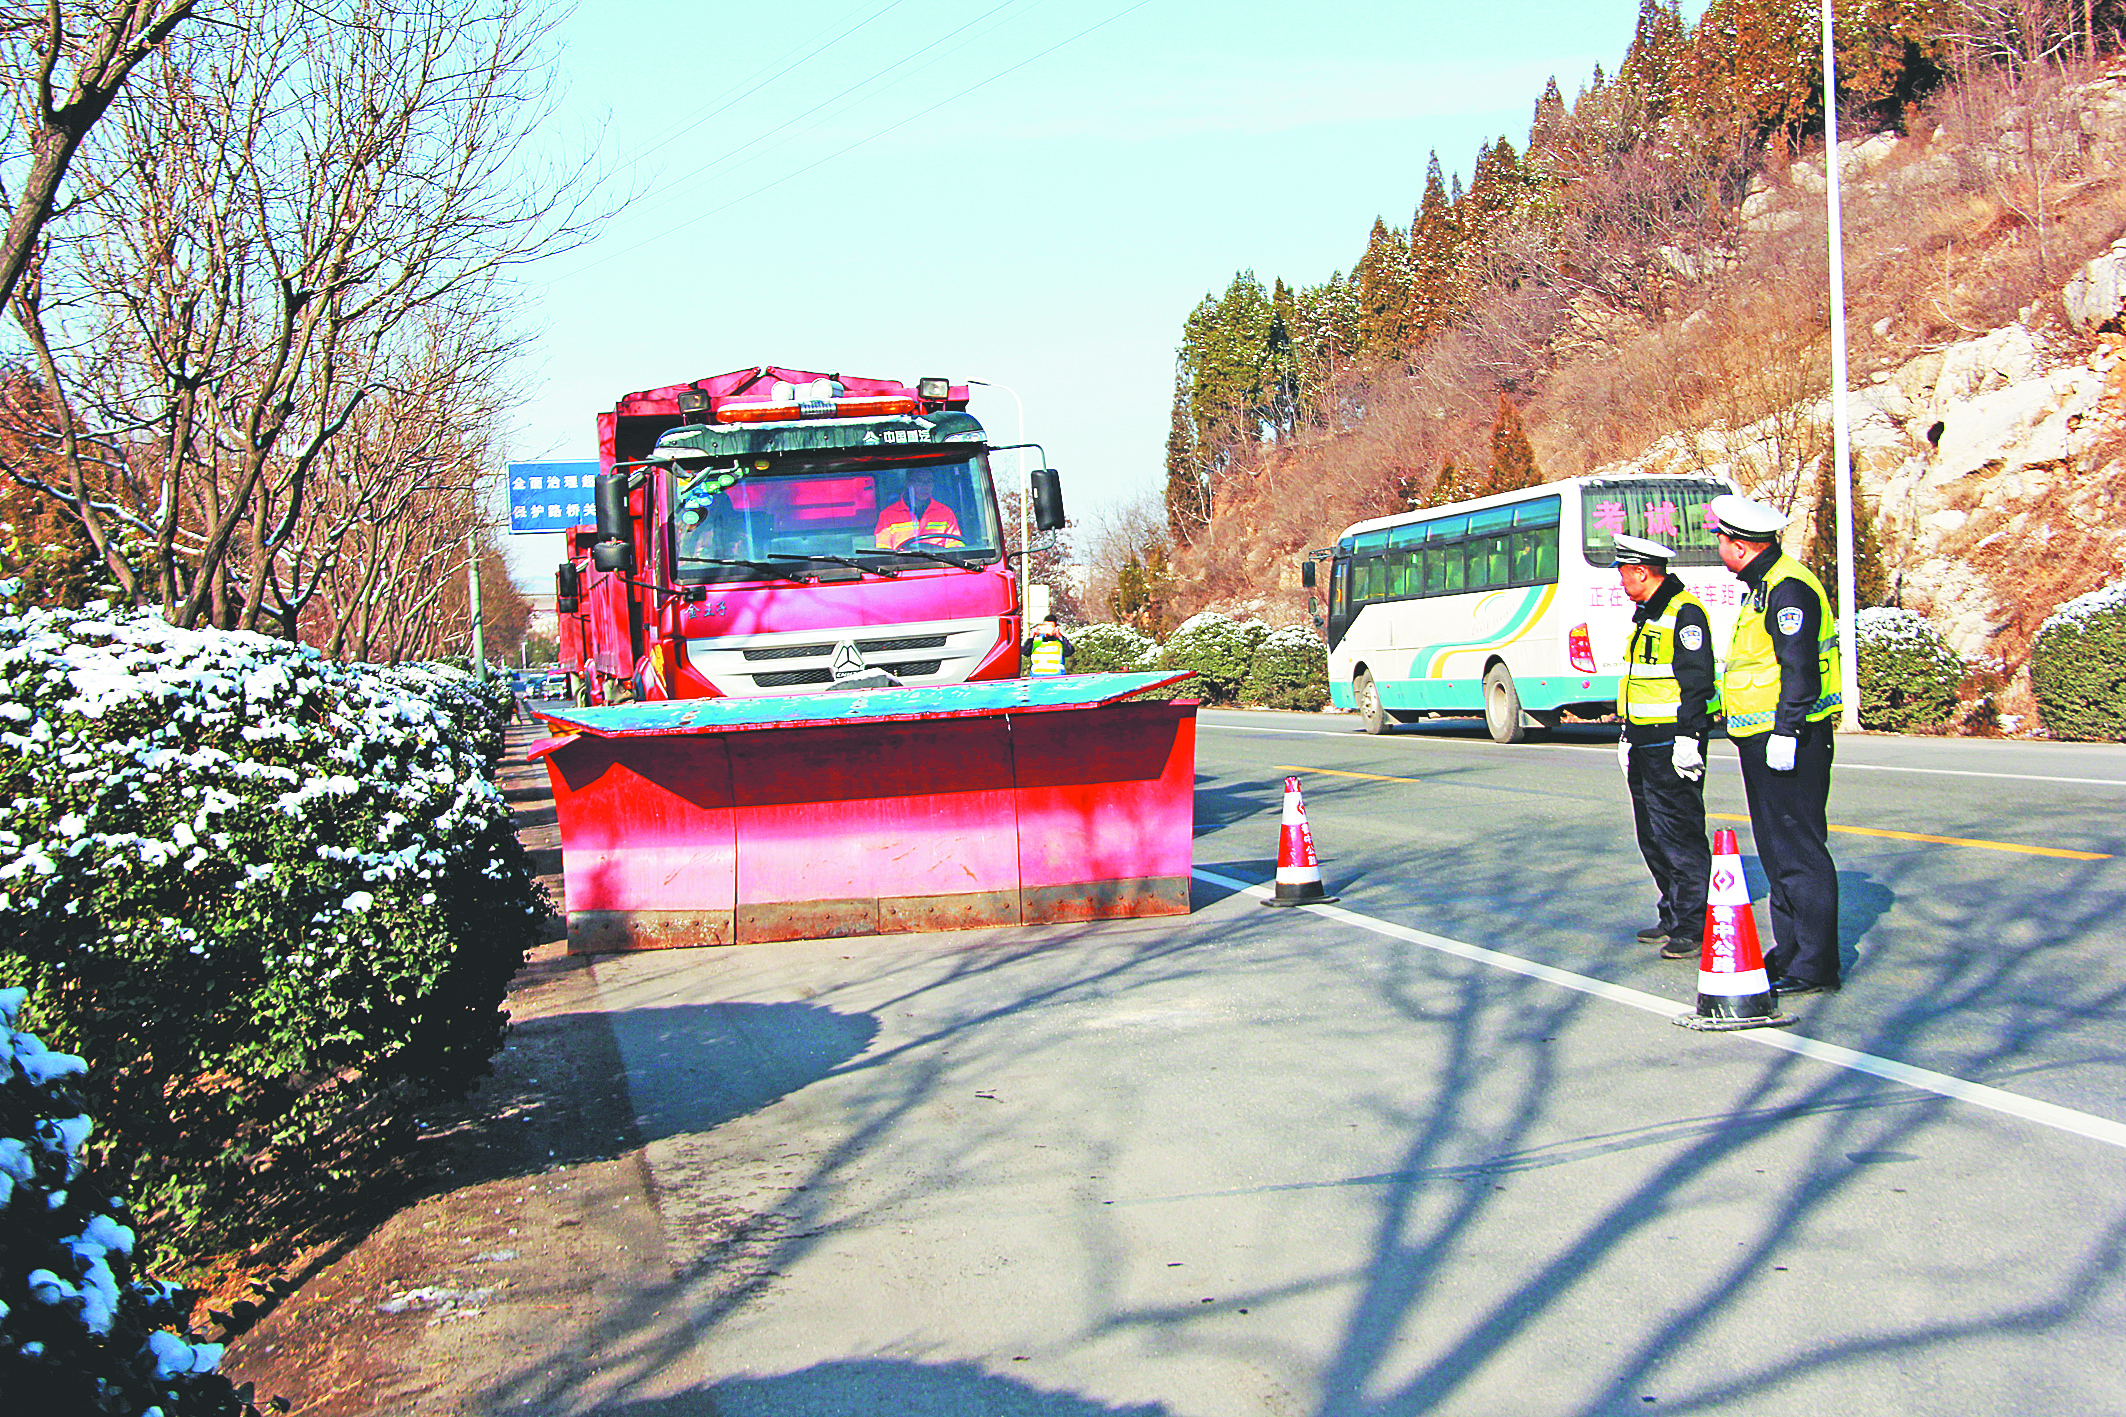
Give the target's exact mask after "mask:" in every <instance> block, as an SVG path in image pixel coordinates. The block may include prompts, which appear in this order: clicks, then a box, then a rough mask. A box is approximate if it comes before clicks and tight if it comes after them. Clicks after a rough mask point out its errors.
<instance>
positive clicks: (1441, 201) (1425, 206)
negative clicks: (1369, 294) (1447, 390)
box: [1407, 152, 1464, 348]
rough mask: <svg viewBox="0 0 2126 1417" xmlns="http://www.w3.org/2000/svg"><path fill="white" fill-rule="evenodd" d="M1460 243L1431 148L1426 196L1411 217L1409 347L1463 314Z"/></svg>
mask: <svg viewBox="0 0 2126 1417" xmlns="http://www.w3.org/2000/svg"><path fill="white" fill-rule="evenodd" d="M1461 244H1462V243H1461V222H1460V220H1459V215H1458V213H1457V212H1456V211H1455V203H1454V199H1453V198H1452V197H1450V196H1449V195H1448V193H1447V183H1446V180H1445V179H1444V178H1443V177H1442V176H1441V175H1440V166H1439V154H1438V153H1437V152H1434V153H1433V154H1432V156H1431V158H1430V160H1429V161H1428V162H1427V163H1426V165H1425V195H1424V196H1423V197H1422V198H1421V199H1419V201H1418V205H1417V215H1416V216H1415V217H1413V218H1412V219H1411V222H1410V313H1409V318H1408V322H1407V328H1408V337H1409V347H1410V348H1416V347H1417V346H1418V345H1421V344H1423V343H1424V342H1425V341H1426V340H1428V339H1432V338H1434V337H1435V336H1437V335H1440V334H1443V333H1445V332H1446V331H1447V330H1448V329H1449V328H1451V327H1452V326H1453V324H1454V322H1455V321H1457V320H1459V319H1460V318H1461V316H1462V314H1463V310H1464V303H1463V300H1462V292H1461V290H1460V289H1459V287H1458V283H1457V280H1456V276H1457V274H1458V272H1459V270H1460V266H1461Z"/></svg>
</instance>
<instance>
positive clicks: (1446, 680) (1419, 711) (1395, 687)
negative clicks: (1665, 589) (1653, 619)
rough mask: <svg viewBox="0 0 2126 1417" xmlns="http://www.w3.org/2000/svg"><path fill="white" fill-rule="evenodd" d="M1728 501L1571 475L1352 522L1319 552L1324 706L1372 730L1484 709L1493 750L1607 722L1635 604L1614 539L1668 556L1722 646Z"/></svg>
mask: <svg viewBox="0 0 2126 1417" xmlns="http://www.w3.org/2000/svg"><path fill="white" fill-rule="evenodd" d="M1735 490H1736V488H1735V487H1734V486H1733V485H1732V484H1730V483H1729V482H1727V481H1725V480H1724V479H1720V478H1711V477H1653V476H1646V477H1575V478H1571V479H1568V480H1566V481H1563V482H1551V483H1545V484H1544V485H1543V486H1541V487H1531V488H1524V489H1522V490H1521V491H1517V492H1502V493H1498V494H1495V495H1493V496H1490V497H1479V498H1476V499H1474V500H1472V501H1467V502H1456V503H1454V504H1452V505H1451V506H1445V507H1427V508H1425V509H1424V510H1422V511H1416V512H1404V513H1401V514H1399V515H1397V516H1392V517H1377V518H1375V519H1373V520H1372V521H1364V522H1359V523H1357V524H1356V525H1354V526H1352V527H1351V528H1350V529H1348V530H1347V531H1345V532H1344V534H1343V536H1342V537H1341V538H1339V539H1338V541H1337V543H1336V548H1335V550H1334V551H1333V552H1332V553H1329V554H1330V555H1331V556H1332V557H1333V559H1332V560H1331V562H1330V568H1329V607H1328V618H1327V626H1326V628H1327V630H1328V638H1329V695H1330V698H1331V699H1332V700H1333V701H1334V702H1335V703H1336V705H1337V706H1338V707H1339V708H1346V709H1356V710H1357V711H1358V712H1359V714H1360V715H1361V716H1362V717H1363V718H1364V720H1365V726H1366V730H1367V731H1368V732H1369V733H1385V732H1387V731H1388V729H1389V727H1390V726H1391V725H1393V724H1396V723H1415V722H1417V721H1418V720H1420V719H1424V718H1443V717H1468V716H1472V715H1478V714H1481V715H1482V716H1483V718H1484V721H1485V726H1486V727H1487V728H1489V729H1490V731H1491V736H1492V737H1493V738H1494V739H1496V740H1498V741H1499V742H1501V743H1513V742H1518V741H1519V740H1520V738H1521V737H1522V735H1523V734H1524V733H1525V732H1526V731H1527V729H1528V728H1529V727H1530V726H1531V725H1533V726H1539V727H1544V728H1550V727H1555V726H1556V725H1557V723H1558V721H1559V719H1560V718H1561V717H1562V716H1563V715H1564V714H1566V713H1571V714H1573V715H1575V716H1577V717H1583V718H1584V717H1599V716H1601V715H1603V714H1608V713H1614V712H1615V711H1616V699H1617V678H1618V676H1619V674H1620V673H1622V671H1623V667H1624V650H1625V646H1626V644H1627V642H1628V641H1629V639H1630V636H1631V611H1632V605H1631V602H1630V601H1629V600H1627V599H1626V598H1625V596H1624V589H1623V586H1622V585H1620V584H1619V583H1618V580H1617V573H1616V570H1615V559H1616V543H1615V542H1614V541H1613V540H1612V537H1613V536H1614V535H1615V534H1616V533H1618V532H1623V533H1625V534H1627V535H1631V536H1643V537H1647V538H1649V539H1651V540H1654V541H1659V542H1663V543H1665V544H1667V545H1669V546H1672V547H1674V548H1675V550H1676V559H1675V561H1674V562H1672V563H1671V565H1670V567H1669V569H1671V570H1673V571H1674V572H1676V574H1678V575H1679V576H1681V577H1682V578H1683V582H1684V584H1685V585H1687V586H1689V587H1690V589H1691V591H1692V593H1693V594H1695V595H1696V596H1697V597H1698V598H1699V599H1700V600H1702V601H1704V602H1705V608H1706V612H1707V614H1708V615H1709V616H1710V617H1711V619H1712V622H1713V643H1714V644H1715V645H1717V646H1722V647H1724V646H1725V645H1726V644H1727V640H1728V635H1729V633H1730V632H1731V631H1732V629H1733V628H1734V623H1735V612H1736V610H1737V608H1738V606H1739V605H1740V602H1741V582H1739V581H1738V580H1736V579H1735V578H1734V576H1732V575H1730V574H1729V573H1728V571H1727V569H1726V568H1725V567H1723V566H1722V565H1721V564H1720V557H1719V553H1718V551H1717V550H1716V549H1715V547H1714V542H1713V527H1712V518H1711V516H1710V515H1709V514H1708V512H1707V510H1706V504H1707V503H1709V502H1711V501H1712V499H1713V498H1715V497H1718V496H1720V495H1721V494H1722V493H1725V492H1733V491H1735ZM1322 554H1323V553H1320V552H1317V553H1315V556H1316V557H1317V558H1318V557H1320V556H1321V555H1322ZM1307 569H1308V570H1309V571H1311V570H1312V563H1311V562H1310V563H1309V564H1308V567H1307ZM1306 580H1307V582H1308V583H1309V584H1312V583H1313V577H1312V575H1308V576H1307V577H1306Z"/></svg>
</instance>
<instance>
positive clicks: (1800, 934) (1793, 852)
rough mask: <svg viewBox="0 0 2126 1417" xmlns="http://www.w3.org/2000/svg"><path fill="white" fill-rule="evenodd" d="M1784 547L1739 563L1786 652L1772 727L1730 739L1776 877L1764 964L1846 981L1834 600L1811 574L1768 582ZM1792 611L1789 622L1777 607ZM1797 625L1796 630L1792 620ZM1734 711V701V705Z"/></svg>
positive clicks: (1802, 980)
mask: <svg viewBox="0 0 2126 1417" xmlns="http://www.w3.org/2000/svg"><path fill="white" fill-rule="evenodd" d="M1782 554H1783V553H1782V552H1781V551H1780V549H1779V547H1778V545H1777V544H1776V543H1775V544H1773V545H1772V546H1770V547H1768V548H1766V549H1765V550H1764V551H1763V552H1761V553H1760V554H1759V555H1757V556H1755V557H1753V558H1752V559H1751V560H1750V563H1749V564H1748V565H1746V566H1744V567H1743V568H1742V570H1741V571H1740V572H1739V573H1738V574H1740V576H1741V577H1742V582H1743V584H1744V585H1745V586H1747V587H1748V590H1749V594H1750V596H1751V597H1752V599H1753V600H1754V599H1755V598H1756V597H1758V596H1762V597H1763V603H1764V622H1765V624H1766V626H1767V627H1775V628H1773V630H1772V635H1771V639H1772V649H1773V653H1774V654H1775V655H1776V656H1777V657H1778V660H1779V707H1778V709H1777V710H1776V711H1775V715H1774V718H1773V721H1772V729H1771V732H1770V733H1757V734H1752V735H1750V736H1748V737H1736V738H1734V739H1733V741H1734V744H1735V752H1736V755H1737V756H1738V757H1739V758H1740V759H1741V760H1742V786H1743V789H1744V791H1745V792H1746V793H1747V794H1748V796H1749V807H1750V833H1751V836H1752V837H1753V838H1754V840H1755V842H1756V846H1757V857H1758V860H1759V861H1761V862H1762V863H1763V866H1764V873H1765V877H1766V879H1767V882H1768V884H1769V886H1770V888H1771V889H1770V895H1771V902H1770V903H1771V917H1772V947H1771V948H1770V949H1769V950H1767V951H1765V956H1764V967H1765V969H1766V971H1767V972H1768V973H1769V974H1770V975H1771V977H1772V979H1773V980H1774V981H1775V982H1776V981H1779V980H1781V979H1784V980H1787V981H1790V982H1793V983H1797V984H1808V985H1813V986H1817V987H1821V988H1829V989H1835V988H1837V987H1838V984H1839V977H1840V968H1839V958H1838V868H1837V866H1836V865H1835V864H1834V863H1833V862H1832V860H1831V848H1830V833H1829V827H1828V825H1827V820H1826V814H1827V812H1828V810H1829V803H1830V798H1831V758H1832V755H1833V754H1832V745H1833V742H1834V736H1833V735H1834V731H1835V729H1836V728H1837V722H1836V720H1835V718H1816V719H1814V720H1813V721H1812V720H1811V718H1810V715H1811V714H1812V713H1815V712H1819V711H1820V705H1821V700H1822V698H1823V674H1822V669H1821V655H1822V652H1823V651H1822V644H1821V641H1822V632H1823V617H1824V614H1825V613H1826V609H1827V607H1826V606H1825V605H1824V603H1823V599H1822V597H1821V596H1819V595H1818V594H1817V593H1816V591H1815V590H1814V589H1813V588H1812V587H1811V586H1810V585H1809V584H1808V582H1806V581H1803V580H1800V579H1797V578H1794V577H1789V578H1787V579H1784V580H1781V581H1778V582H1777V583H1776V584H1774V585H1773V586H1772V587H1771V588H1770V589H1769V590H1766V589H1764V578H1765V573H1766V572H1767V571H1769V570H1771V568H1772V565H1773V563H1774V562H1776V561H1778V560H1779V558H1780V556H1781V555H1782ZM1781 611H1787V612H1799V621H1798V623H1797V622H1796V621H1795V619H1794V618H1793V616H1792V614H1791V613H1790V614H1789V616H1788V618H1787V619H1786V620H1785V621H1784V622H1782V621H1781V618H1780V612H1781ZM1788 625H1792V626H1793V628H1792V629H1791V630H1789V629H1787V628H1786V627H1787V626H1788ZM1729 711H1730V712H1733V705H1730V706H1729ZM1775 734H1784V735H1786V736H1787V737H1790V738H1793V739H1794V740H1795V748H1794V770H1793V771H1792V772H1773V771H1772V770H1771V768H1769V767H1767V766H1766V765H1765V761H1764V750H1765V743H1766V741H1767V740H1768V739H1769V738H1771V737H1772V736H1773V735H1775Z"/></svg>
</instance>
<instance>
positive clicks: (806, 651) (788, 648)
mask: <svg viewBox="0 0 2126 1417" xmlns="http://www.w3.org/2000/svg"><path fill="white" fill-rule="evenodd" d="M744 653H745V656H746V662H747V663H749V664H757V663H759V662H760V661H761V660H764V659H818V658H819V657H820V656H821V655H827V654H832V653H834V646H833V645H777V646H775V647H774V648H773V649H749V650H746V651H745V652H744Z"/></svg>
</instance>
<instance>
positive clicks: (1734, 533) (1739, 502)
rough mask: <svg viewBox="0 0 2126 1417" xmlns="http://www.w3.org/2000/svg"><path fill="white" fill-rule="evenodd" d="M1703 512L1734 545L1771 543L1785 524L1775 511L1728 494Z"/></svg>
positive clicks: (1720, 497) (1778, 511)
mask: <svg viewBox="0 0 2126 1417" xmlns="http://www.w3.org/2000/svg"><path fill="white" fill-rule="evenodd" d="M1706 510H1708V511H1710V512H1711V513H1712V514H1713V520H1714V521H1715V522H1718V523H1719V529H1720V530H1721V531H1724V532H1726V533H1727V534H1728V535H1729V536H1731V537H1733V538H1735V539H1736V540H1738V541H1771V540H1773V539H1775V538H1776V537H1777V536H1778V535H1779V528H1781V527H1783V526H1785V525H1786V523H1787V515H1786V513H1785V512H1782V511H1780V510H1779V509H1778V508H1777V507H1767V506H1766V505H1765V504H1764V503H1762V502H1757V501H1752V500H1751V499H1750V498H1748V497H1738V496H1736V495H1735V494H1734V493H1732V492H1728V493H1723V494H1722V495H1721V496H1718V497H1715V498H1713V500H1712V502H1711V504H1710V505H1709V506H1708V507H1707V509H1706Z"/></svg>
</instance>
